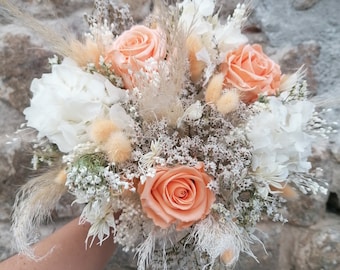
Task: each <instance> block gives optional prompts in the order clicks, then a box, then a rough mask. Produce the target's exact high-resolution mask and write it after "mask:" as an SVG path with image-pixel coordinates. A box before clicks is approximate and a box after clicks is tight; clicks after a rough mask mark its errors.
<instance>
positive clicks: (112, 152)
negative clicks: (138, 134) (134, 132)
mask: <svg viewBox="0 0 340 270" xmlns="http://www.w3.org/2000/svg"><path fill="white" fill-rule="evenodd" d="M104 151H106V152H107V156H108V158H109V160H110V161H111V162H116V163H120V162H124V161H126V160H127V159H129V157H130V155H131V152H132V147H131V143H130V141H129V139H128V138H127V137H126V135H125V134H124V133H123V132H120V131H117V132H114V133H112V134H111V136H110V137H109V139H108V140H107V142H106V143H105V145H104Z"/></svg>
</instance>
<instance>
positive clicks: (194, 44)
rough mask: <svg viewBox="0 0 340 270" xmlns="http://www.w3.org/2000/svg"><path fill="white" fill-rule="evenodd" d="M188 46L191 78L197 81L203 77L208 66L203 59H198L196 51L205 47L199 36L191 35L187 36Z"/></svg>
mask: <svg viewBox="0 0 340 270" xmlns="http://www.w3.org/2000/svg"><path fill="white" fill-rule="evenodd" d="M186 47H187V49H188V54H189V63H190V74H191V80H192V81H193V82H195V83H196V82H198V81H199V79H200V78H201V75H202V73H203V70H204V68H205V66H206V64H205V63H204V62H203V61H200V60H197V57H196V53H197V52H199V51H200V50H201V49H202V48H203V45H202V42H201V40H200V39H199V38H198V37H197V36H194V35H190V36H189V37H188V38H187V41H186Z"/></svg>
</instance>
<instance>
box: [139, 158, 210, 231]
mask: <svg viewBox="0 0 340 270" xmlns="http://www.w3.org/2000/svg"><path fill="white" fill-rule="evenodd" d="M210 181H211V178H210V177H209V176H208V175H207V174H206V173H205V172H204V164H203V163H198V164H197V166H196V167H189V166H177V167H174V168H158V170H157V172H156V175H155V177H153V178H150V179H148V180H147V181H146V182H145V184H144V186H143V187H141V185H140V187H139V188H138V192H139V193H140V194H141V196H140V198H141V203H142V207H143V210H144V211H145V213H146V215H147V216H148V217H149V218H151V219H152V220H153V221H154V223H155V224H156V225H158V226H160V227H162V228H166V227H168V226H170V225H171V224H172V223H176V226H177V229H183V228H186V227H188V226H191V225H192V224H194V223H195V222H197V221H198V220H200V219H202V218H205V217H206V215H208V214H209V212H210V207H211V205H212V203H213V202H214V200H215V196H214V194H213V192H212V191H211V190H209V189H208V188H207V184H208V183H209V182H210Z"/></svg>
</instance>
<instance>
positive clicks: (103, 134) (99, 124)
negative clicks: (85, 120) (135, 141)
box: [90, 119, 119, 144]
mask: <svg viewBox="0 0 340 270" xmlns="http://www.w3.org/2000/svg"><path fill="white" fill-rule="evenodd" d="M118 130H119V128H118V127H117V126H116V125H115V124H114V123H113V122H112V121H111V120H109V119H97V120H96V121H94V122H93V123H92V125H91V127H90V138H91V139H92V140H93V141H94V142H96V143H99V144H101V143H104V142H106V141H107V140H108V139H109V137H110V135H111V134H112V133H113V132H115V131H118Z"/></svg>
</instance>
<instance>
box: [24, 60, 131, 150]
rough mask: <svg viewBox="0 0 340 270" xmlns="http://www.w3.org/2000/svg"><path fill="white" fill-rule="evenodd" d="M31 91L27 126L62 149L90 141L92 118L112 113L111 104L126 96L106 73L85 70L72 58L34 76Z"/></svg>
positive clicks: (69, 148) (26, 113)
mask: <svg viewBox="0 0 340 270" xmlns="http://www.w3.org/2000/svg"><path fill="white" fill-rule="evenodd" d="M31 91H32V93H33V98H32V99H31V105H30V107H28V108H27V109H25V111H24V114H25V116H26V119H27V125H28V126H31V127H34V128H36V129H37V130H38V132H39V134H38V136H39V138H42V137H44V136H46V137H47V138H48V139H49V140H50V141H51V142H53V143H55V144H57V146H58V148H59V150H60V151H62V152H69V151H71V150H72V149H73V148H74V147H75V146H76V145H77V144H79V143H83V142H86V141H88V134H87V127H88V125H89V124H90V123H91V121H93V120H94V119H95V118H98V117H105V116H106V115H108V114H109V109H110V107H111V105H112V104H115V103H118V102H119V101H120V100H122V99H123V98H124V97H125V94H124V91H123V90H121V89H119V88H117V87H115V86H113V85H112V84H111V83H110V82H109V81H108V80H107V79H105V78H104V77H103V76H101V75H99V74H90V73H87V72H85V71H83V70H82V69H81V68H79V67H78V66H77V65H76V64H75V62H73V61H72V60H71V59H68V58H66V59H65V60H64V61H63V62H62V63H61V64H60V65H53V66H52V73H49V74H44V75H43V76H42V78H41V79H34V80H33V82H32V85H31Z"/></svg>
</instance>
